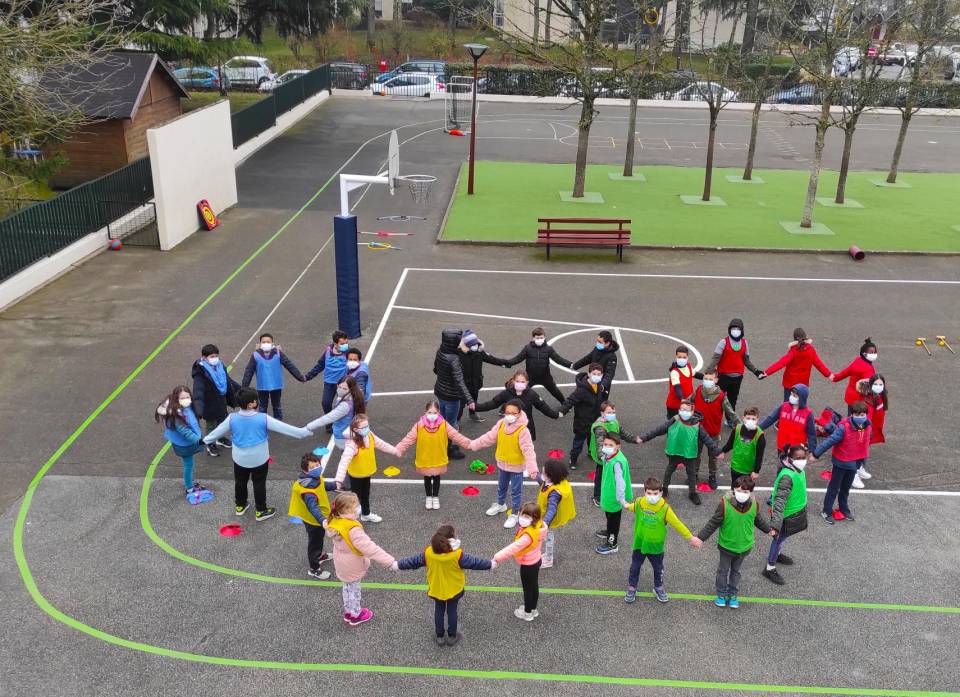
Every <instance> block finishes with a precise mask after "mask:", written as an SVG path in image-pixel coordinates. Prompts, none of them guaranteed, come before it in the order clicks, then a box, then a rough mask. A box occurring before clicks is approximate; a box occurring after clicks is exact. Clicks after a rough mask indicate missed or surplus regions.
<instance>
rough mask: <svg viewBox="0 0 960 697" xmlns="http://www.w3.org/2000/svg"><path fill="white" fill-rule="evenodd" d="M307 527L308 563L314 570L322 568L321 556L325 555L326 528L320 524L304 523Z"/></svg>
mask: <svg viewBox="0 0 960 697" xmlns="http://www.w3.org/2000/svg"><path fill="white" fill-rule="evenodd" d="M303 527H305V528H306V529H307V563H308V564H309V565H310V568H311V569H312V570H313V571H316V570H317V569H319V568H320V557H322V556H323V538H324V532H325V531H324V529H323V527H322V526H319V525H310V523H304V524H303Z"/></svg>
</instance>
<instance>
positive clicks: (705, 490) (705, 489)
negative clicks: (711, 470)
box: [697, 482, 713, 494]
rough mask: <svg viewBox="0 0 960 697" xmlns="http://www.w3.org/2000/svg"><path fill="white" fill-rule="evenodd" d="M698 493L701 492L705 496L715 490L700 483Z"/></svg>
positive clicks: (704, 483)
mask: <svg viewBox="0 0 960 697" xmlns="http://www.w3.org/2000/svg"><path fill="white" fill-rule="evenodd" d="M697 491H700V492H702V493H704V494H709V493H712V492H713V489H711V488H710V485H709V484H707V483H706V482H700V483H698V484H697Z"/></svg>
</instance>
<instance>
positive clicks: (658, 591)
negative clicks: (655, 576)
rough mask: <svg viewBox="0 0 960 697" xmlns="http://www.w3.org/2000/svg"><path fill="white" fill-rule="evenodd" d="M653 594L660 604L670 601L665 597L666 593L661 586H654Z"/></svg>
mask: <svg viewBox="0 0 960 697" xmlns="http://www.w3.org/2000/svg"><path fill="white" fill-rule="evenodd" d="M653 594H654V595H655V596H657V600H658V601H660V602H661V603H665V602H668V601H669V600H670V598H669V597H668V596H667V591H665V590H664V589H663V586H654V587H653Z"/></svg>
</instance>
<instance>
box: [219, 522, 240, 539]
mask: <svg viewBox="0 0 960 697" xmlns="http://www.w3.org/2000/svg"><path fill="white" fill-rule="evenodd" d="M242 533H243V528H241V527H240V526H239V525H234V524H232V523H231V524H229V525H224V526H223V527H222V528H220V537H236V536H237V535H240V534H242Z"/></svg>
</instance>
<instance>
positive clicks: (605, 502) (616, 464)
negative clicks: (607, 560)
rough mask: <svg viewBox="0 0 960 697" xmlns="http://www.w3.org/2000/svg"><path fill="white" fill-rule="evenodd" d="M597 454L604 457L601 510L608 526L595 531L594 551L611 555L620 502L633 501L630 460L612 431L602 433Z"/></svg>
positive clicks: (613, 550)
mask: <svg viewBox="0 0 960 697" xmlns="http://www.w3.org/2000/svg"><path fill="white" fill-rule="evenodd" d="M600 455H601V457H602V458H603V481H602V482H600V510H601V511H603V512H604V514H606V516H607V527H606V528H602V529H600V530H597V532H596V535H597V537H599V538H600V539H601V540H603V542H602V543H600V545H599V546H598V547H597V554H613V553H614V552H616V551H618V550H619V549H620V547H619V546H618V544H617V538H618V537H619V536H620V518H621V517H622V516H623V505H624V503H629V502H631V501H633V484H632V483H631V482H630V463H629V462H627V458H626V457H624V455H623V452H622V451H621V450H620V435H619V434H617V433H614V432H613V431H611V432H609V433H607V434H606V435H604V436H603V441H601V447H600Z"/></svg>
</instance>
